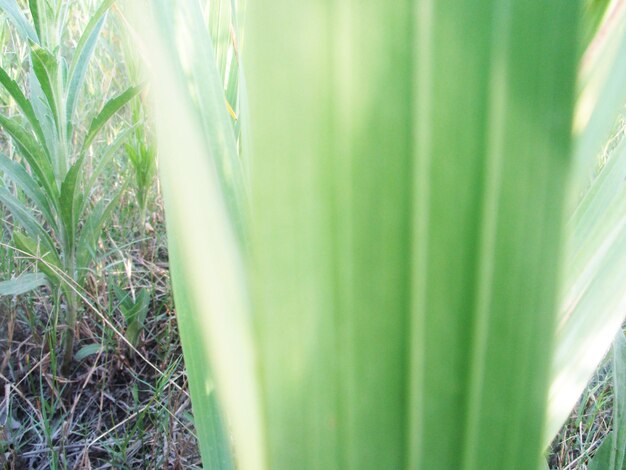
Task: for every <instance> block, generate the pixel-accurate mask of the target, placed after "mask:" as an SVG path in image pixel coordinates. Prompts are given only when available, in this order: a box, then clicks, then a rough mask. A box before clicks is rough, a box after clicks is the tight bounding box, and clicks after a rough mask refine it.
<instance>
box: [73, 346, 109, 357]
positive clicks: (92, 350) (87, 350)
mask: <svg viewBox="0 0 626 470" xmlns="http://www.w3.org/2000/svg"><path fill="white" fill-rule="evenodd" d="M103 349H104V347H103V346H102V344H100V343H93V344H88V345H86V346H83V347H82V348H80V349H79V350H78V351H77V352H76V354H74V359H76V360H77V361H82V360H83V359H87V358H88V357H89V356H94V355H96V354H98V353H99V352H100V351H102V350H103Z"/></svg>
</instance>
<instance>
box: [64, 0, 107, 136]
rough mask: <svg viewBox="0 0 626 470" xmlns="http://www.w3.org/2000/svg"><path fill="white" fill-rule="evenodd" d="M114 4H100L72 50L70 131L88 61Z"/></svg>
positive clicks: (68, 85) (68, 115)
mask: <svg viewBox="0 0 626 470" xmlns="http://www.w3.org/2000/svg"><path fill="white" fill-rule="evenodd" d="M114 2H115V0H105V1H103V2H102V4H101V5H100V7H99V8H98V9H97V10H96V12H95V13H94V14H93V15H92V16H91V19H90V20H89V23H88V24H87V26H86V27H85V30H84V31H83V34H82V35H81V37H80V39H79V40H78V44H77V45H76V49H75V50H74V55H73V56H72V63H71V65H70V69H69V73H68V77H69V79H68V84H67V117H68V128H70V129H71V125H72V124H71V123H72V118H73V116H74V109H75V107H76V102H77V101H78V97H79V95H80V92H81V90H82V88H83V83H84V81H85V74H86V72H87V67H88V65H89V61H90V60H91V57H92V55H93V52H94V50H95V48H96V44H97V41H98V37H99V36H100V31H101V30H102V26H103V25H104V22H105V20H106V16H107V11H108V10H109V8H110V7H111V5H112V4H113V3H114Z"/></svg>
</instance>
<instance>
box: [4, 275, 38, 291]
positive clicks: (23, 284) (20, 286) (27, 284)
mask: <svg viewBox="0 0 626 470" xmlns="http://www.w3.org/2000/svg"><path fill="white" fill-rule="evenodd" d="M46 284H47V282H46V277H45V276H44V275H43V274H41V273H26V274H22V275H21V276H19V277H16V278H15V279H9V280H8V281H1V282H0V296H3V295H21V294H25V293H26V292H30V291H31V290H34V289H37V288H38V287H41V286H45V285H46Z"/></svg>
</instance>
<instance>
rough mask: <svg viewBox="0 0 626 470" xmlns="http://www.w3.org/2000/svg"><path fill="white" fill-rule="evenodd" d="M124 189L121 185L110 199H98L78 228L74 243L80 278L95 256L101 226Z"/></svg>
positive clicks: (109, 215)
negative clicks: (76, 239) (78, 231)
mask: <svg viewBox="0 0 626 470" xmlns="http://www.w3.org/2000/svg"><path fill="white" fill-rule="evenodd" d="M124 189H125V187H122V188H121V189H120V190H118V192H117V194H115V195H114V197H113V199H112V200H110V201H107V200H105V199H102V200H100V201H98V203H97V204H96V205H95V207H94V208H93V209H92V210H91V212H90V213H89V215H88V216H87V217H86V218H85V223H84V224H83V226H82V228H81V230H80V233H79V235H78V241H77V244H76V261H77V266H78V269H79V276H80V278H82V276H84V275H85V274H86V271H87V268H88V266H89V263H90V262H91V260H92V259H93V258H94V257H95V256H96V249H97V246H98V240H99V239H100V235H101V234H102V227H103V226H104V224H105V223H106V222H107V221H108V220H109V219H110V217H111V213H112V212H113V209H115V207H117V204H118V202H119V200H120V197H121V195H122V193H123V191H124Z"/></svg>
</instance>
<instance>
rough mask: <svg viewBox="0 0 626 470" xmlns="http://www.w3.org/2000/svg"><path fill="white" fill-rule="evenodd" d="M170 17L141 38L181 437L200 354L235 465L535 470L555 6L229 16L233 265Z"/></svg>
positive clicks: (570, 72) (570, 86) (209, 114)
mask: <svg viewBox="0 0 626 470" xmlns="http://www.w3.org/2000/svg"><path fill="white" fill-rule="evenodd" d="M176 3H177V6H178V8H179V10H176V9H172V8H170V7H169V6H168V3H166V2H164V1H156V2H154V3H153V5H155V9H156V11H157V13H158V23H157V25H158V26H153V30H149V29H148V30H147V32H146V37H147V39H146V44H147V45H148V51H149V54H150V61H151V64H152V67H154V70H153V76H154V77H155V79H154V82H153V86H154V89H155V94H156V96H158V100H156V103H155V106H156V112H157V125H158V131H159V135H160V152H161V153H160V156H161V160H160V171H161V173H160V177H161V180H162V182H163V189H164V197H165V203H166V218H167V225H168V236H169V237H170V240H169V243H170V247H171V259H172V268H173V272H172V277H173V281H174V290H175V300H176V303H177V308H178V309H179V322H180V327H181V336H182V341H183V348H184V353H185V356H186V360H187V361H188V366H189V361H193V362H191V364H192V367H191V368H190V374H189V377H190V384H191V387H192V398H193V400H194V402H193V404H194V412H195V413H196V422H198V421H199V419H202V418H204V419H211V416H212V415H211V414H210V411H209V410H207V409H206V408H205V409H204V410H202V409H200V407H201V406H203V405H204V406H206V404H207V403H208V400H207V401H202V397H206V393H207V392H206V391H205V392H204V393H202V392H197V393H194V390H198V388H202V387H206V388H209V387H210V385H208V384H209V383H210V382H209V380H210V376H209V375H208V374H207V373H206V371H198V370H197V369H195V368H194V367H197V364H203V367H206V364H207V363H208V362H209V360H210V365H211V369H212V370H213V372H214V377H215V381H216V386H217V390H218V394H219V398H220V403H221V404H222V405H223V406H224V409H225V410H226V413H227V416H228V422H229V423H231V426H232V434H233V440H234V445H235V453H236V459H237V462H238V466H239V467H240V468H242V469H256V468H271V469H278V470H281V469H293V468H298V469H303V470H306V469H333V468H334V469H368V468H372V469H378V468H411V469H415V470H430V469H438V470H457V469H462V470H479V469H480V470H483V469H485V470H491V469H493V470H502V469H523V470H526V469H533V468H540V467H539V465H540V462H541V460H540V456H541V451H542V447H543V441H542V437H543V436H542V430H543V427H544V423H545V412H546V398H545V397H546V395H547V393H548V385H549V372H550V370H549V368H550V364H551V354H552V350H553V344H552V341H553V338H554V334H555V328H556V325H555V323H556V321H555V320H556V311H557V298H558V288H559V286H558V274H559V267H560V265H561V257H560V251H561V250H560V245H561V241H562V233H563V224H562V220H563V219H564V202H565V195H566V193H567V182H568V181H567V177H568V175H569V173H570V169H571V168H570V163H571V147H572V136H571V132H570V129H571V121H572V116H573V101H574V86H575V74H576V63H575V61H576V57H577V52H578V51H577V45H578V31H577V20H578V5H577V2H572V1H569V0H557V1H554V2H548V3H546V2H540V1H538V0H531V1H528V0H524V1H522V0H512V1H507V2H499V1H488V2H473V1H469V0H468V1H463V0H461V1H458V0H457V1H449V0H444V1H439V2H433V1H428V0H419V1H417V2H401V3H398V2H391V3H390V2H387V3H384V2H353V1H350V0H349V1H342V2H339V1H336V2H316V1H309V0H306V1H303V2H298V5H297V7H294V6H293V2H291V3H290V2H288V1H287V0H274V1H272V2H263V1H261V2H256V3H255V2H253V3H251V5H250V12H249V16H248V19H249V23H248V26H249V28H250V29H249V30H247V32H246V34H247V39H246V41H247V42H246V44H247V45H246V47H247V49H246V54H247V55H246V57H245V58H246V60H247V61H248V62H246V71H247V74H248V75H247V78H248V80H247V84H248V85H249V87H250V90H249V91H250V93H249V102H250V122H251V125H252V126H253V129H252V131H251V138H250V142H251V145H250V149H249V155H250V160H251V180H252V191H251V195H252V198H251V200H250V205H251V214H252V220H251V221H250V225H249V226H248V224H243V225H242V227H243V229H242V231H243V232H244V237H245V239H246V240H249V245H250V246H249V250H248V247H247V246H246V247H245V248H244V247H243V246H242V244H240V243H239V240H238V237H237V228H236V224H237V223H238V222H239V221H240V220H242V219H243V220H245V217H246V211H245V210H243V209H240V208H239V207H238V206H236V205H235V210H233V209H232V206H230V205H229V202H228V198H229V197H230V196H231V195H230V194H229V190H231V188H230V187H228V186H224V185H223V183H222V178H223V175H222V173H221V172H222V169H223V168H226V166H225V165H224V161H228V160H225V158H234V156H233V155H232V151H231V150H229V149H231V147H230V146H229V144H228V142H227V141H222V144H221V147H220V148H218V149H217V150H215V147H213V146H212V145H211V144H210V142H207V140H210V137H215V136H218V137H219V136H220V134H219V132H218V131H216V130H218V129H223V128H226V127H222V126H225V122H224V115H226V122H228V119H229V117H228V115H227V114H226V113H224V106H223V100H222V101H221V102H220V101H218V100H216V99H214V96H213V95H212V92H211V90H213V89H215V87H216V86H217V85H216V83H220V82H218V81H217V80H219V78H220V77H219V76H218V75H219V74H215V73H212V72H207V70H208V69H209V68H210V67H211V65H210V64H209V65H202V64H203V62H202V61H208V62H211V60H214V59H213V58H212V57H211V47H206V44H210V42H209V41H207V38H206V32H205V31H204V30H203V28H200V27H197V21H199V20H198V19H197V17H198V16H199V15H195V16H194V15H192V17H193V19H189V18H188V16H187V15H189V13H190V12H194V11H196V12H197V11H198V10H197V9H196V8H197V7H196V6H195V5H196V4H195V3H192V1H187V2H185V1H180V2H176ZM212 5H214V4H213V3H212ZM294 12H295V14H294ZM194 21H195V22H194ZM175 25H176V26H175ZM177 28H179V29H177ZM156 31H158V32H159V33H158V34H157V33H156ZM185 34H187V35H189V38H188V40H179V42H178V43H177V40H178V39H179V38H180V37H181V36H182V37H183V38H184V35H185ZM174 44H176V45H177V47H179V50H178V54H180V55H181V56H182V57H183V58H184V59H183V60H179V59H178V58H177V57H172V53H173V50H172V49H173V48H172V46H171V45H174ZM216 75H217V76H216ZM201 79H204V80H209V82H210V83H209V84H208V85H206V88H205V89H204V92H203V93H194V92H195V91H196V88H195V87H194V84H199V83H201V81H200V80H201ZM215 96H217V95H215ZM196 103H197V104H198V106H197V107H196ZM199 109H200V111H199ZM209 118H211V119H209ZM218 142H219V140H218ZM237 170H238V169H237V167H234V170H233V171H235V172H237ZM233 188H234V189H232V191H233V192H234V193H235V196H236V197H239V198H241V200H243V201H245V202H246V203H247V202H248V201H247V200H246V197H247V188H246V187H245V186H244V187H240V188H239V187H237V186H233ZM242 193H243V194H242ZM243 206H244V208H245V204H243ZM248 300H249V301H250V303H251V304H250V305H248V303H247V302H248ZM181 302H182V310H181ZM250 333H252V334H250ZM201 335H204V337H203V336H201ZM255 354H256V355H255ZM257 364H258V369H257ZM257 380H260V387H259V386H258V385H257ZM257 400H260V406H259V404H258V402H257ZM199 402H200V405H198V403H199ZM259 408H260V413H259ZM201 413H206V415H202V414H201ZM212 439H213V436H211V435H210V434H208V432H207V431H204V432H203V433H200V441H201V445H202V446H203V447H202V451H203V458H204V459H205V466H208V463H207V462H209V460H207V459H210V458H212V456H213V455H214V454H212V453H211V447H210V446H211V443H212V442H213V440H212ZM265 445H266V447H265ZM207 447H209V450H207ZM217 468H219V467H217Z"/></svg>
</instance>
